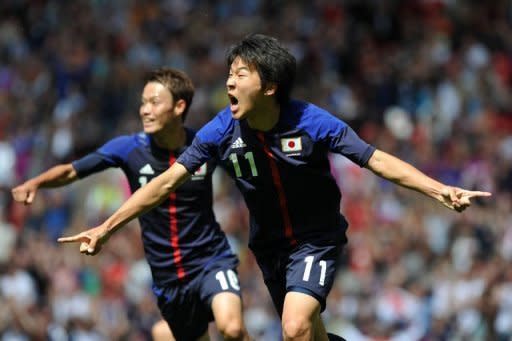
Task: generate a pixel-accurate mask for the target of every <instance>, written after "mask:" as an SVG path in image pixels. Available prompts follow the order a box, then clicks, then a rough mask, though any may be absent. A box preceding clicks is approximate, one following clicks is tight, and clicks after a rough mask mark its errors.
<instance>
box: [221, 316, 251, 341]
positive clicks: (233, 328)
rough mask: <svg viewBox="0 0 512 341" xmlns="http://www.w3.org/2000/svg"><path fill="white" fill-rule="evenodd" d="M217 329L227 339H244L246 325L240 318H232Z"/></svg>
mask: <svg viewBox="0 0 512 341" xmlns="http://www.w3.org/2000/svg"><path fill="white" fill-rule="evenodd" d="M217 329H218V330H219V332H220V333H221V335H222V337H224V339H226V340H243V338H244V334H245V333H244V327H243V324H242V321H240V320H237V319H231V320H229V321H227V322H225V323H222V324H220V325H218V326H217Z"/></svg>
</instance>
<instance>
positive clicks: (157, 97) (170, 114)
mask: <svg viewBox="0 0 512 341" xmlns="http://www.w3.org/2000/svg"><path fill="white" fill-rule="evenodd" d="M139 114H140V118H141V120H142V126H143V128H144V132H145V133H146V134H155V133H158V132H159V131H161V130H163V129H164V128H165V127H166V126H167V125H169V124H172V122H174V120H176V119H180V120H181V117H179V115H180V113H179V112H178V111H177V110H176V105H175V103H174V100H173V98H172V94H171V93H170V91H169V90H167V88H166V87H165V86H164V85H163V84H161V83H158V82H149V83H147V84H146V86H145V87H144V90H143V92H142V98H141V104H140V110H139Z"/></svg>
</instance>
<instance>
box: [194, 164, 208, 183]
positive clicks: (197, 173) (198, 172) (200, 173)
mask: <svg viewBox="0 0 512 341" xmlns="http://www.w3.org/2000/svg"><path fill="white" fill-rule="evenodd" d="M207 172H208V166H207V165H206V163H203V164H202V165H201V167H199V169H198V170H196V171H195V173H194V174H192V180H202V179H204V177H205V176H206V173H207Z"/></svg>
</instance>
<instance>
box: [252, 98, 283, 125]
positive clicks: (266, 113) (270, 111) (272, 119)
mask: <svg viewBox="0 0 512 341" xmlns="http://www.w3.org/2000/svg"><path fill="white" fill-rule="evenodd" d="M280 114H281V108H280V106H279V104H277V103H275V102H274V103H272V104H270V105H268V106H265V107H261V108H258V110H257V111H256V112H254V113H253V115H250V116H248V117H247V123H248V124H249V127H251V128H252V129H255V130H259V131H269V130H270V129H272V128H274V127H275V125H276V124H277V122H278V121H279V115H280Z"/></svg>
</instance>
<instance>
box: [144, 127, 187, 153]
mask: <svg viewBox="0 0 512 341" xmlns="http://www.w3.org/2000/svg"><path fill="white" fill-rule="evenodd" d="M151 137H152V138H153V141H154V142H155V144H156V145H157V146H158V147H160V148H162V149H167V150H176V149H180V148H181V147H183V146H184V145H185V142H186V138H187V134H186V131H185V128H184V127H183V125H182V124H174V125H171V126H170V127H168V128H166V129H163V130H162V131H159V132H158V133H155V134H152V135H151Z"/></svg>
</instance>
